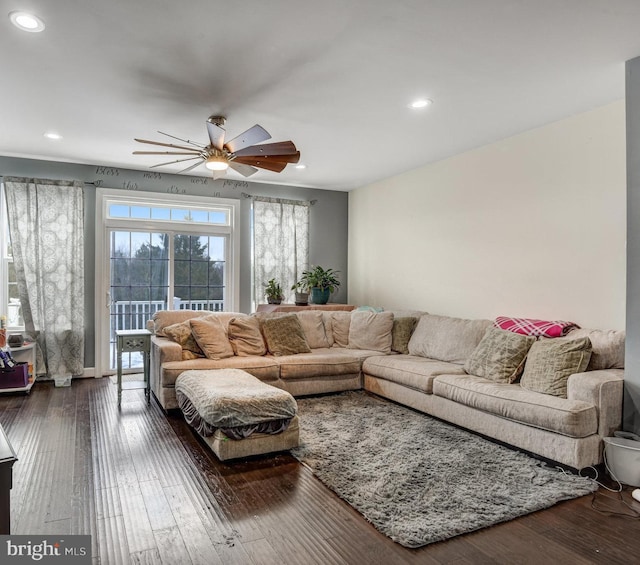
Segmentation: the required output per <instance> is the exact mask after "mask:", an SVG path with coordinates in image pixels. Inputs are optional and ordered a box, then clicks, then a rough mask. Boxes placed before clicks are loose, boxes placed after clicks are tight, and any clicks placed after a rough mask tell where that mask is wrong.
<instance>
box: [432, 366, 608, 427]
mask: <svg viewBox="0 0 640 565" xmlns="http://www.w3.org/2000/svg"><path fill="white" fill-rule="evenodd" d="M433 393H434V394H435V395H437V396H442V397H444V398H448V399H449V400H452V401H454V402H457V403H459V404H463V405H465V406H470V407H472V408H476V409H478V410H482V411H483V412H488V413H490V414H495V415H497V416H501V417H503V418H507V419H509V420H513V421H514V422H521V423H523V424H527V425H529V426H534V427H536V428H541V429H543V430H548V431H551V432H556V433H559V434H563V435H566V436H570V437H587V436H589V435H591V434H595V433H597V431H598V414H597V410H596V407H595V406H593V405H592V404H590V403H588V402H583V401H581V400H567V399H566V398H559V397H557V396H551V395H548V394H541V393H539V392H533V391H530V390H526V389H524V388H522V387H521V386H520V385H518V384H505V383H496V382H493V381H490V380H488V379H483V378H482V377H476V376H475V375H440V376H438V377H436V378H435V380H434V382H433Z"/></svg>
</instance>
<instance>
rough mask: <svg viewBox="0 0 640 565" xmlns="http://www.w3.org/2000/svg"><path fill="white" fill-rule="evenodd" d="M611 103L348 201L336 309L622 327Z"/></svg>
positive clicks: (618, 190) (621, 160) (619, 165)
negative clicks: (345, 296)
mask: <svg viewBox="0 0 640 565" xmlns="http://www.w3.org/2000/svg"><path fill="white" fill-rule="evenodd" d="M625 202H626V172H625V115H624V102H623V101H620V102H616V103H614V104H611V105H608V106H605V107H602V108H598V109H596V110H593V111H591V112H587V113H585V114H581V115H578V116H573V117H571V118H567V119H564V120H562V121H559V122H555V123H553V124H550V125H548V126H544V127H542V128H539V129H535V130H531V131H528V132H525V133H523V134H520V135H517V136H515V137H511V138H508V139H505V140H503V141H500V142H498V143H495V144H492V145H488V146H484V147H481V148H479V149H475V150H472V151H469V152H467V153H464V154H461V155H457V156H455V157H452V158H450V159H446V160H443V161H439V162H437V163H432V164H430V165H427V166H425V167H422V168H420V169H416V170H413V171H408V172H406V173H403V174H401V175H398V176H395V177H392V178H389V179H386V180H383V181H380V182H378V183H375V184H372V185H369V186H365V187H362V188H359V189H357V190H354V191H352V192H351V193H350V195H349V301H350V303H352V304H360V305H362V304H370V305H380V306H383V307H385V308H387V309H390V308H418V309H423V310H427V311H429V312H431V313H435V314H446V315H452V316H460V317H468V318H494V317H495V316H498V315H509V316H526V317H535V318H542V319H563V320H571V321H574V322H577V323H578V324H580V325H582V326H583V327H596V328H611V329H624V327H625V261H626V258H625V233H626V218H625V214H626V207H625V206H626V204H625Z"/></svg>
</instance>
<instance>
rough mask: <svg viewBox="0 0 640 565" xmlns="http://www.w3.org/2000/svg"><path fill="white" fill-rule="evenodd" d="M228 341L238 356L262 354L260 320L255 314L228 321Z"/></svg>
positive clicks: (263, 347)
mask: <svg viewBox="0 0 640 565" xmlns="http://www.w3.org/2000/svg"><path fill="white" fill-rule="evenodd" d="M229 342H230V343H231V347H232V348H233V351H234V353H235V354H236V355H237V356H238V357H250V356H252V355H264V354H265V353H266V352H267V347H266V346H265V344H264V339H263V337H262V332H261V331H260V322H259V321H258V318H256V317H255V316H242V317H240V318H232V319H231V320H230V321H229Z"/></svg>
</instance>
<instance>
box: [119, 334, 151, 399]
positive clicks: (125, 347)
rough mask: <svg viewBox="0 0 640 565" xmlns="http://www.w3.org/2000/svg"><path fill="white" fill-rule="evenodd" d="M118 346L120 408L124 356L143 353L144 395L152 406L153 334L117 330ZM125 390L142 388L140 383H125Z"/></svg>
mask: <svg viewBox="0 0 640 565" xmlns="http://www.w3.org/2000/svg"><path fill="white" fill-rule="evenodd" d="M116 346H117V351H118V408H120V403H121V400H122V388H123V387H122V354H123V353H133V352H140V353H142V359H143V365H144V389H145V391H144V394H145V396H146V398H147V405H148V404H150V399H151V396H150V393H151V379H150V378H149V357H150V354H151V332H150V331H149V330H116ZM124 388H125V389H137V388H142V387H141V386H140V383H137V382H133V383H125V387H124Z"/></svg>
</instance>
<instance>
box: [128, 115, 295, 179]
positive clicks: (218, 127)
mask: <svg viewBox="0 0 640 565" xmlns="http://www.w3.org/2000/svg"><path fill="white" fill-rule="evenodd" d="M225 121H226V120H225V118H223V117H222V116H210V117H209V118H208V119H207V121H206V125H207V133H208V134H209V144H207V145H204V144H202V143H196V142H194V141H191V140H189V139H181V138H179V137H176V136H175V135H169V134H168V133H164V132H162V131H159V132H158V133H160V134H162V135H166V136H167V137H172V138H173V139H177V140H178V141H181V142H182V143H185V144H186V145H176V144H174V143H162V142H160V141H149V140H147V139H137V138H136V139H135V141H138V142H139V143H148V144H150V145H159V146H161V147H170V148H172V149H180V150H181V151H134V152H133V154H134V155H181V156H182V155H184V156H187V155H189V157H185V158H184V159H175V160H173V161H167V162H166V163H158V164H157V165H152V166H151V168H152V169H153V168H155V167H162V166H164V165H172V164H174V163H182V162H184V161H196V160H197V162H196V163H194V164H192V165H189V166H188V167H187V168H186V169H182V170H181V171H178V173H186V172H188V171H191V170H193V169H195V168H196V167H199V166H200V165H204V166H205V167H207V169H209V170H211V171H213V178H214V179H217V178H220V177H222V176H224V174H225V173H226V170H227V169H228V168H229V167H231V168H232V169H233V170H234V171H237V172H238V173H240V174H241V175H243V176H245V177H249V176H251V175H253V174H254V173H257V172H258V169H266V170H267V171H273V172H275V173H280V172H282V170H283V169H284V168H285V167H286V166H287V164H289V163H297V162H298V161H299V160H300V151H298V150H297V149H296V146H295V145H294V144H293V142H292V141H280V142H277V143H262V142H263V141H266V140H267V139H271V135H270V134H269V133H268V132H267V130H265V129H264V128H263V127H262V126H259V125H257V124H256V125H255V126H253V127H252V128H249V129H248V130H247V131H245V132H243V133H241V134H240V135H238V136H236V137H234V138H233V139H231V140H229V141H227V142H225V134H226V131H225V129H224V128H223V127H222V126H223V125H224V124H225Z"/></svg>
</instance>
